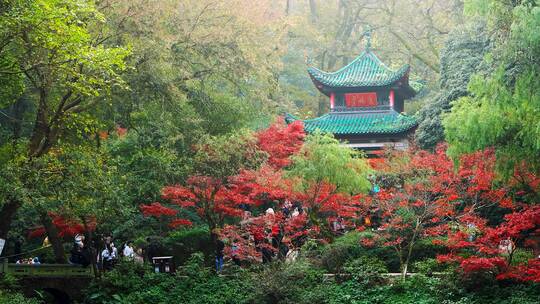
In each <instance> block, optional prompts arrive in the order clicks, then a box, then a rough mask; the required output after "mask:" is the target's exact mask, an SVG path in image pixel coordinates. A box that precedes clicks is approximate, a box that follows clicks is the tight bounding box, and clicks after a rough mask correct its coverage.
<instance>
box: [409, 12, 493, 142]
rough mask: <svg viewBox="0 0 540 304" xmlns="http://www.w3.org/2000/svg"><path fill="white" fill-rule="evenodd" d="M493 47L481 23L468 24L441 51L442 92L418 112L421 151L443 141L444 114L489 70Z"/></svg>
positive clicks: (418, 138) (454, 33) (438, 92)
mask: <svg viewBox="0 0 540 304" xmlns="http://www.w3.org/2000/svg"><path fill="white" fill-rule="evenodd" d="M490 46H491V42H490V38H489V36H488V33H487V28H486V25H485V24H483V23H482V22H474V23H471V24H466V25H464V26H461V27H459V28H456V29H455V30H453V31H452V33H450V35H449V37H448V40H447V41H446V43H445V45H444V47H443V48H442V50H441V57H440V65H441V72H440V79H439V90H437V94H436V95H435V96H433V97H432V98H430V99H428V101H427V102H426V104H425V105H424V107H423V108H422V109H421V110H420V112H419V113H418V117H419V120H420V124H419V126H418V130H417V131H416V134H415V140H416V143H417V144H418V145H419V146H420V147H421V148H423V149H433V148H435V146H436V145H437V143H439V142H442V141H444V128H443V126H442V121H441V114H442V113H445V112H448V111H450V108H451V103H452V101H454V100H457V99H458V98H460V97H463V96H465V95H468V94H469V92H468V91H467V85H468V83H469V79H470V77H471V76H472V75H473V74H475V73H485V72H486V70H489V66H488V65H486V64H482V62H483V60H484V55H485V54H486V53H487V52H488V51H489V49H490Z"/></svg>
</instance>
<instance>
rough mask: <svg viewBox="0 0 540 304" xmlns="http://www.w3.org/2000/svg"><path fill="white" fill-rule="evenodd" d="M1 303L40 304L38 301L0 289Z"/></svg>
mask: <svg viewBox="0 0 540 304" xmlns="http://www.w3.org/2000/svg"><path fill="white" fill-rule="evenodd" d="M0 303H2V304H39V303H40V302H39V301H38V300H36V299H30V298H25V297H24V296H23V295H22V294H20V293H17V292H12V291H5V290H2V289H0Z"/></svg>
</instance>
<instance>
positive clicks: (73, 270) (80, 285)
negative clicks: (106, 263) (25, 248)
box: [0, 259, 94, 304]
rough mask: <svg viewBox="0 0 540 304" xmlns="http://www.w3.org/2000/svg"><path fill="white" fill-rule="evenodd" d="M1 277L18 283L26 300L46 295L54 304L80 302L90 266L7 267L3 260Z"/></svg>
mask: <svg viewBox="0 0 540 304" xmlns="http://www.w3.org/2000/svg"><path fill="white" fill-rule="evenodd" d="M5 273H8V274H11V275H13V276H15V277H16V278H17V279H18V281H19V283H20V285H21V287H22V291H23V293H24V294H25V295H26V296H32V297H35V296H36V295H37V294H38V293H48V294H49V295H50V296H51V297H52V298H53V299H54V301H55V302H54V303H58V304H69V303H73V301H79V300H82V291H83V290H84V289H85V288H86V287H87V286H88V284H89V283H90V281H91V280H92V278H93V277H94V272H93V271H92V267H90V266H89V267H85V268H83V267H81V266H76V265H70V264H40V265H24V264H12V263H8V262H7V259H4V260H3V262H2V264H0V275H3V274H5Z"/></svg>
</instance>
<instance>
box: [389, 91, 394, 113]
mask: <svg viewBox="0 0 540 304" xmlns="http://www.w3.org/2000/svg"><path fill="white" fill-rule="evenodd" d="M389 99H390V108H392V109H393V108H394V90H390V96H389Z"/></svg>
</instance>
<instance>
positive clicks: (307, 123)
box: [285, 111, 417, 135]
mask: <svg viewBox="0 0 540 304" xmlns="http://www.w3.org/2000/svg"><path fill="white" fill-rule="evenodd" d="M285 120H286V121H287V122H288V123H290V122H293V121H295V120H298V119H297V118H296V117H294V116H292V115H290V114H287V115H286V117H285ZM303 123H304V129H305V130H306V132H308V133H310V132H313V131H315V130H317V129H318V130H320V131H321V132H325V133H332V134H356V135H363V134H365V135H369V134H397V133H401V132H405V131H408V130H411V129H413V128H414V127H416V125H417V121H416V119H415V118H413V117H411V116H407V115H403V114H399V113H397V112H396V111H377V112H374V111H366V112H330V113H328V114H325V115H323V116H321V117H317V118H314V119H306V120H303Z"/></svg>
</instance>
